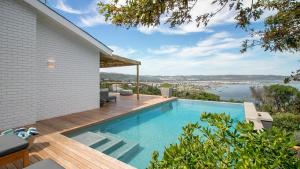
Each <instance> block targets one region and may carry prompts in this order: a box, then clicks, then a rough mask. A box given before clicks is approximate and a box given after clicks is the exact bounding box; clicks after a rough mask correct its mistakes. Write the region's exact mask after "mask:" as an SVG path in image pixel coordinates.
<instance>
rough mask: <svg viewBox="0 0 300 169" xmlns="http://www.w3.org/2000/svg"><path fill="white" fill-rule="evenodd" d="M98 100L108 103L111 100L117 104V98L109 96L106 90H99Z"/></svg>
mask: <svg viewBox="0 0 300 169" xmlns="http://www.w3.org/2000/svg"><path fill="white" fill-rule="evenodd" d="M100 99H101V100H104V101H106V102H110V101H112V100H114V101H115V102H117V97H116V96H109V91H108V89H100Z"/></svg>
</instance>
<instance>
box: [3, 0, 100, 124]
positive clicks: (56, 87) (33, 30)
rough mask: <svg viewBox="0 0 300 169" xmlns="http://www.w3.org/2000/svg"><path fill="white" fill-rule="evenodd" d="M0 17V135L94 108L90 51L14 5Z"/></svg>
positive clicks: (6, 2) (95, 66) (95, 79)
mask: <svg viewBox="0 0 300 169" xmlns="http://www.w3.org/2000/svg"><path fill="white" fill-rule="evenodd" d="M0 16H1V17H0V130H3V129H6V128H12V127H17V126H23V125H27V124H32V123H34V122H36V121H37V120H41V119H46V118H50V117H56V116H61V115H66V114H70V113H74V112H80V111H85V110H89V109H94V108H98V107H99V51H98V50H97V49H96V48H95V47H93V46H92V45H90V44H88V42H86V41H85V40H83V39H80V38H79V37H77V36H76V35H75V34H74V33H70V32H69V31H67V30H64V29H63V26H61V25H59V24H56V23H55V22H54V21H52V20H50V19H47V18H46V17H45V16H43V15H41V14H39V13H38V12H37V11H36V10H35V9H33V8H31V7H30V6H29V5H28V4H26V3H24V2H22V1H19V0H0ZM48 59H54V60H55V65H56V68H55V69H48V67H47V61H48Z"/></svg>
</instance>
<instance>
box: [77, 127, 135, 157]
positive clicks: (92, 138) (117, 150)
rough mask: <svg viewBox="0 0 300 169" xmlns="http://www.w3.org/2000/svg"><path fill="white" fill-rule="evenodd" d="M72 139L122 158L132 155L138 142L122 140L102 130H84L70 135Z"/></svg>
mask: <svg viewBox="0 0 300 169" xmlns="http://www.w3.org/2000/svg"><path fill="white" fill-rule="evenodd" d="M72 138H73V139H74V140H76V141H78V142H80V143H82V144H85V145H87V146H89V147H92V148H94V149H96V150H98V151H100V152H103V153H105V154H107V155H110V156H112V157H114V158H116V159H120V160H122V159H123V158H124V157H125V158H126V157H127V156H132V155H134V153H135V152H136V150H138V149H139V144H138V143H135V142H131V141H128V140H124V139H123V138H121V137H119V136H118V135H115V134H112V133H108V132H107V133H102V132H96V133H94V132H85V133H81V134H79V135H76V136H73V137H72Z"/></svg>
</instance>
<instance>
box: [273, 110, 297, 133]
mask: <svg viewBox="0 0 300 169" xmlns="http://www.w3.org/2000/svg"><path fill="white" fill-rule="evenodd" d="M272 117H273V126H275V127H278V128H280V129H284V130H287V131H296V130H300V115H296V114H292V113H277V114H275V115H273V116H272Z"/></svg>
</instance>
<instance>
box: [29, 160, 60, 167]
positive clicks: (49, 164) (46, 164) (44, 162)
mask: <svg viewBox="0 0 300 169" xmlns="http://www.w3.org/2000/svg"><path fill="white" fill-rule="evenodd" d="M25 169H64V167H62V166H61V165H59V164H57V163H56V162H55V161H53V160H50V159H46V160H42V161H39V162H37V163H34V164H32V165H30V166H28V167H26V168H25Z"/></svg>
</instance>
